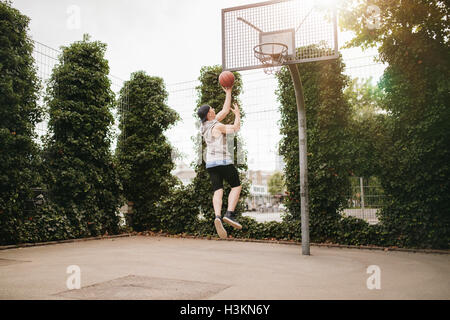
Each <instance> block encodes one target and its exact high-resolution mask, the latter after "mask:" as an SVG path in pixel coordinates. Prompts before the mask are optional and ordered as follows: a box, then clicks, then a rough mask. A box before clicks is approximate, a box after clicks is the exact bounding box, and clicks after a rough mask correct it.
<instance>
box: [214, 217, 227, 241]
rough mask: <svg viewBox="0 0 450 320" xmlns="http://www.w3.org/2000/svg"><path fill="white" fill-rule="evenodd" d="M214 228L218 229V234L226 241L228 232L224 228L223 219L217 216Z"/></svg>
mask: <svg viewBox="0 0 450 320" xmlns="http://www.w3.org/2000/svg"><path fill="white" fill-rule="evenodd" d="M214 226H215V227H216V230H217V234H218V235H219V237H220V238H222V239H226V237H227V230H225V228H224V227H223V224H222V218H221V217H219V216H216V219H215V220H214Z"/></svg>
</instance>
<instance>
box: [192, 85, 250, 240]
mask: <svg viewBox="0 0 450 320" xmlns="http://www.w3.org/2000/svg"><path fill="white" fill-rule="evenodd" d="M223 90H224V91H225V93H226V98H225V103H224V104H223V108H222V110H221V111H220V112H219V113H218V114H216V113H215V111H214V109H213V108H211V107H210V106H208V105H203V106H201V107H200V108H199V109H198V111H197V114H198V116H199V117H200V119H201V121H202V126H201V130H202V136H203V138H204V139H205V142H206V148H207V149H206V170H207V171H208V173H209V176H210V179H211V184H212V191H213V193H214V195H213V206H214V212H215V214H216V218H215V220H214V226H215V227H216V230H217V233H218V234H219V237H220V238H226V237H227V231H226V230H225V228H224V227H223V224H222V197H223V179H225V180H226V181H227V182H228V183H229V184H230V186H231V191H230V194H229V195H228V209H227V212H226V213H225V216H224V217H223V221H224V222H226V223H228V224H229V225H231V226H233V227H234V228H237V229H242V226H241V225H240V224H239V223H238V222H237V221H236V220H235V213H234V209H235V208H236V205H237V203H238V201H239V195H240V193H241V189H242V186H241V182H240V180H239V174H238V172H237V170H236V168H235V166H234V164H233V158H232V156H231V154H230V151H229V150H228V145H227V134H231V133H235V132H238V131H239V129H240V126H241V116H240V112H239V107H238V105H237V104H236V103H234V104H233V107H234V109H231V90H232V88H223ZM230 109H231V111H233V113H234V115H235V119H234V124H232V125H224V124H222V123H220V121H222V120H223V119H225V117H226V116H227V115H228V113H229V112H230ZM232 152H233V150H232Z"/></svg>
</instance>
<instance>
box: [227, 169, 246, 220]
mask: <svg viewBox="0 0 450 320" xmlns="http://www.w3.org/2000/svg"><path fill="white" fill-rule="evenodd" d="M226 170H227V181H228V183H229V184H230V186H231V191H230V194H229V195H228V209H227V212H226V213H225V216H224V217H223V221H225V222H226V223H228V224H229V225H231V226H233V227H234V228H236V229H242V226H241V224H240V223H239V222H237V221H236V218H235V213H234V209H236V205H237V203H238V201H239V195H240V194H241V190H242V186H241V183H240V181H239V174H238V172H237V170H236V168H235V167H234V166H233V165H230V166H227V169H226Z"/></svg>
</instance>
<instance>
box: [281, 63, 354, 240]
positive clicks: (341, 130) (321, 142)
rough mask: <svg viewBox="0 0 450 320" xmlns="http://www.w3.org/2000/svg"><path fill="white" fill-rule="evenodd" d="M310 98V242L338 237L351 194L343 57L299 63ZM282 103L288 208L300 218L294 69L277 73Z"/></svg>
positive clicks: (345, 78)
mask: <svg viewBox="0 0 450 320" xmlns="http://www.w3.org/2000/svg"><path fill="white" fill-rule="evenodd" d="M298 68H299V71H300V75H301V78H302V81H303V90H304V97H305V104H306V121H307V139H308V141H307V145H308V183H309V201H310V202H309V212H310V237H311V241H312V242H323V241H327V240H333V239H335V238H336V234H337V232H338V230H337V226H338V221H339V219H340V214H339V211H340V210H341V209H342V208H343V207H344V206H345V205H346V202H347V197H348V194H349V186H350V185H349V179H348V176H349V168H350V158H349V150H350V145H349V141H350V139H349V138H350V131H349V123H350V117H351V109H350V106H349V104H348V102H347V101H346V99H345V97H344V95H343V90H344V88H345V86H346V85H347V82H348V79H347V77H346V76H344V75H343V73H342V71H343V68H344V65H343V63H342V59H341V58H339V59H337V60H328V61H320V62H313V63H306V64H299V65H298ZM277 95H278V100H279V101H280V103H281V107H280V111H281V123H280V124H281V129H280V133H281V135H282V139H281V142H280V154H281V155H283V157H284V162H285V163H286V167H285V177H286V187H287V190H288V197H287V199H286V200H287V201H286V205H287V208H288V210H289V213H290V215H291V218H292V219H294V220H299V219H300V187H299V184H300V181H299V150H298V146H299V143H298V117H297V104H296V100H295V93H294V88H293V82H292V80H291V76H290V72H289V70H288V69H287V68H283V69H282V71H281V72H280V73H279V75H278V90H277Z"/></svg>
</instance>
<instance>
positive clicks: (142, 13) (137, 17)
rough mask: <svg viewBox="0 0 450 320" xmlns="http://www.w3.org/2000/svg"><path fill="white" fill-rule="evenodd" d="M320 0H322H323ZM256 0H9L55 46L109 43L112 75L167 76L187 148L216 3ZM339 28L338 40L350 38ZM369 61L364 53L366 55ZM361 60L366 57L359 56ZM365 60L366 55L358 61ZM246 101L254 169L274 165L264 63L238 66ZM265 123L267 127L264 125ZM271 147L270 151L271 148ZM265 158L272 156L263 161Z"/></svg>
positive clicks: (214, 33) (178, 136)
mask: <svg viewBox="0 0 450 320" xmlns="http://www.w3.org/2000/svg"><path fill="white" fill-rule="evenodd" d="M323 1H325V0H323ZM257 2H260V1H259V0H256V1H255V0H253V1H252V0H250V1H249V0H109V1H108V0H13V1H12V3H13V6H14V7H16V8H17V9H19V10H20V11H21V12H22V13H23V14H25V15H27V16H28V17H30V18H31V22H30V36H31V38H32V39H33V40H35V41H38V42H40V43H43V44H45V45H47V46H49V47H52V48H55V49H59V48H60V47H61V46H68V45H69V44H71V43H72V42H74V41H79V40H81V39H82V37H83V34H85V33H88V34H89V35H90V36H91V40H99V41H101V42H103V43H106V44H107V51H106V56H105V57H106V59H107V60H108V61H109V66H110V74H112V75H114V76H115V77H118V78H120V79H123V80H127V79H129V77H130V74H131V73H132V72H135V71H138V70H144V71H145V72H146V73H147V74H149V75H151V76H159V77H162V78H163V79H164V82H165V83H166V85H167V88H168V91H169V106H171V107H173V108H174V109H175V110H176V111H177V112H179V113H180V115H181V116H182V118H183V120H182V121H181V122H180V123H178V124H177V126H176V127H174V128H172V129H171V130H169V131H168V132H167V134H168V136H169V138H170V140H171V142H172V143H173V144H174V146H175V147H176V148H177V149H179V150H180V151H182V152H183V153H184V154H188V157H187V159H185V160H186V163H189V162H190V160H192V157H193V156H194V155H193V153H192V152H191V150H192V145H193V144H192V142H191V140H190V139H189V138H190V137H191V136H193V135H195V133H196V132H195V130H196V129H195V121H196V119H194V117H193V116H192V114H193V110H194V108H195V103H196V93H195V86H196V85H197V83H196V81H195V80H197V78H198V76H199V73H200V68H201V67H202V66H210V65H216V64H221V62H222V38H221V36H222V35H221V33H222V25H221V9H223V8H228V7H234V6H239V5H244V4H249V3H257ZM350 37H351V35H349V34H348V33H342V32H341V33H340V34H339V40H340V46H341V45H342V44H343V43H344V42H345V41H346V40H347V39H350ZM373 53H374V52H365V53H362V51H361V50H359V49H352V50H347V51H345V53H344V54H343V55H344V59H347V58H350V59H352V58H355V57H359V56H368V55H371V54H373ZM366 60H367V59H366ZM364 61H365V60H364ZM361 62H363V61H361ZM243 80H244V96H243V97H242V100H243V103H246V104H247V105H246V106H245V107H248V108H247V109H246V110H247V111H248V113H249V116H248V119H247V123H246V124H245V125H243V126H241V131H242V135H243V136H244V140H245V143H246V145H247V149H248V152H249V160H250V167H251V168H253V169H265V170H273V169H275V166H276V164H275V151H276V150H275V149H276V145H277V143H278V141H279V135H278V133H277V131H278V128H277V121H278V119H279V114H278V113H277V112H276V110H275V109H276V108H277V107H276V106H275V104H276V103H277V102H276V97H275V94H274V92H275V89H276V81H274V79H273V77H272V78H271V77H269V76H266V75H265V74H264V73H263V72H262V71H261V70H260V71H250V72H247V73H245V72H244V73H243ZM268 128H270V130H268ZM268 153H269V155H268ZM268 159H269V160H268Z"/></svg>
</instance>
